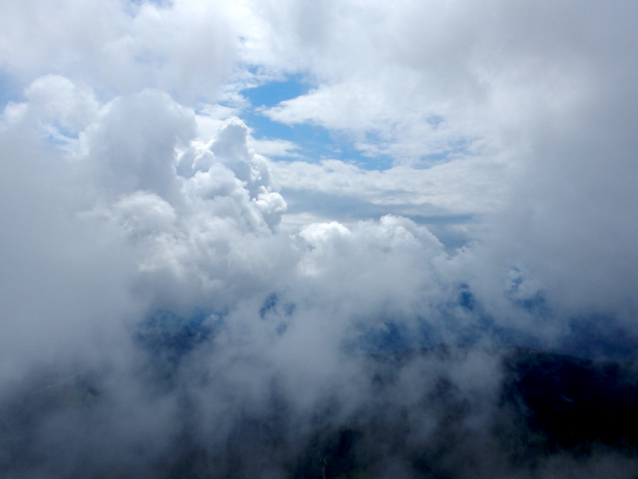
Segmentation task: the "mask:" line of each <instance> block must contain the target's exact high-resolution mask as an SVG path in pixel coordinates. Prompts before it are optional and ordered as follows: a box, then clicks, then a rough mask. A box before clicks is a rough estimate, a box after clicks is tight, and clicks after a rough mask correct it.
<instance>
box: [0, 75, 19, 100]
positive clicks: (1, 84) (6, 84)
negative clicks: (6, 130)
mask: <svg viewBox="0 0 638 479" xmlns="http://www.w3.org/2000/svg"><path fill="white" fill-rule="evenodd" d="M21 100H22V91H21V89H20V88H19V87H18V85H17V84H16V82H14V81H13V80H12V79H11V77H9V76H8V75H6V74H5V73H4V72H2V71H0V109H3V110H4V107H5V106H6V105H7V103H9V102H10V101H14V102H15V101H21Z"/></svg>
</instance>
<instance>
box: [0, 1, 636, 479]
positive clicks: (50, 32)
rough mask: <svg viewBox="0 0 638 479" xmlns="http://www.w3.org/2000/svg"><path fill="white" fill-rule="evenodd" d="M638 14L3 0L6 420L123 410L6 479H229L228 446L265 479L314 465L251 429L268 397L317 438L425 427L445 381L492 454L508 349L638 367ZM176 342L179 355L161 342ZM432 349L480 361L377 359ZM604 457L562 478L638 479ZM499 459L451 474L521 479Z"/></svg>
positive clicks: (526, 7) (481, 4) (81, 427)
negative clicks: (328, 432)
mask: <svg viewBox="0 0 638 479" xmlns="http://www.w3.org/2000/svg"><path fill="white" fill-rule="evenodd" d="M637 21H638V3H636V2H634V1H630V0H621V1H618V2H614V3H613V4H603V3H601V2H594V1H589V0H578V1H576V0H573V1H572V0H551V1H550V0H540V1H538V0H537V1H527V0H514V1H512V0H507V1H505V0H503V1H501V0H472V1H469V0H467V1H466V0H451V1H446V2H438V1H425V0H422V1H413V0H395V1H393V2H387V1H377V0H366V1H360V0H340V1H332V0H316V1H312V2H308V1H305V0H255V1H251V0H237V1H212V0H211V1H206V2H203V1H197V0H174V1H168V0H167V1H150V0H149V1H128V0H93V1H90V2H86V1H80V0H60V1H57V2H50V1H45V0H23V1H17V0H16V1H14V0H2V2H1V3H0V102H1V104H0V108H1V109H2V113H1V116H0V155H1V156H0V158H1V161H2V168H3V172H2V175H0V225H1V227H2V234H1V235H0V265H1V267H0V284H1V286H0V402H2V401H4V402H5V403H6V402H7V401H9V402H10V401H13V400H14V399H12V398H15V397H16V395H19V394H21V393H20V391H23V390H26V389H28V388H29V387H35V388H37V387H42V388H45V387H49V386H50V382H47V381H51V380H48V379H39V378H42V377H55V378H62V379H60V381H65V380H68V378H69V377H75V376H76V375H83V376H82V377H85V376H86V377H91V378H97V379H93V381H94V382H95V384H99V387H98V386H95V387H96V388H98V389H99V391H100V395H101V396H100V397H103V398H106V399H104V400H103V402H101V403H100V404H99V405H97V406H94V407H92V408H84V409H82V410H81V411H80V412H74V411H69V410H67V409H64V410H63V411H62V412H59V411H58V412H56V413H55V414H53V413H52V414H51V415H49V416H46V418H45V419H42V420H41V421H40V422H37V425H35V426H33V428H35V429H33V430H30V431H31V432H30V433H29V434H30V435H29V436H28V437H29V441H32V443H33V444H35V446H33V448H34V450H36V451H38V453H37V454H35V453H34V454H35V456H34V457H36V456H37V458H38V460H37V461H35V460H30V461H31V462H29V463H28V464H26V465H25V464H22V463H20V462H19V461H18V460H15V459H11V458H10V459H7V458H8V457H9V456H10V454H9V453H6V454H5V453H3V455H2V456H0V462H1V463H2V467H3V468H4V469H3V471H4V473H5V474H7V476H6V477H38V478H40V477H42V478H44V477H105V476H101V475H100V474H103V472H100V471H104V470H108V471H110V472H109V474H112V475H111V476H109V477H146V476H148V477H164V476H162V474H163V473H162V472H160V471H165V470H169V469H170V468H171V467H173V466H174V464H173V462H171V461H177V459H173V455H175V457H177V455H178V453H177V452H175V451H176V450H179V448H180V447H186V446H184V445H183V444H184V442H188V444H197V445H199V446H198V447H200V449H202V450H206V451H209V453H210V454H211V456H210V457H213V458H215V459H211V460H210V461H211V462H210V464H209V469H208V470H207V472H206V473H207V474H211V475H212V476H211V477H216V476H214V475H215V474H220V475H223V474H225V472H224V471H227V470H233V468H235V470H237V469H236V468H237V467H239V466H236V465H235V466H233V465H232V461H233V459H232V454H231V453H228V451H229V450H231V449H232V447H231V446H232V444H234V443H233V441H241V443H242V447H243V448H245V449H244V451H250V452H248V453H246V454H247V455H248V456H250V457H251V461H252V462H251V461H249V463H246V464H244V463H242V464H243V465H242V467H243V468H244V469H241V470H242V471H243V472H241V474H244V476H245V477H273V478H275V477H285V471H284V470H283V469H281V464H283V463H285V462H286V460H288V459H287V458H288V456H286V454H292V453H291V452H290V451H294V450H295V447H294V446H290V447H289V448H288V449H279V446H275V445H271V446H272V448H271V449H269V450H268V451H266V452H264V450H263V447H262V446H259V445H258V444H259V443H258V441H257V440H255V441H256V442H255V444H252V445H251V444H250V440H251V439H250V438H251V437H253V436H251V435H250V434H248V433H247V432H246V430H245V429H241V427H240V429H241V430H242V431H244V432H243V433H237V432H236V431H237V427H238V426H237V424H238V423H237V421H239V420H240V419H241V420H242V421H245V420H246V419H245V418H246V417H261V416H260V415H262V416H263V415H264V414H266V412H264V411H271V409H272V408H274V409H272V410H276V407H274V406H273V404H275V403H277V404H279V403H278V402H277V401H280V402H281V403H282V404H285V408H287V409H286V411H288V413H289V417H290V419H288V421H289V422H288V423H287V425H286V429H285V431H286V432H285V434H284V439H281V440H282V441H284V442H285V443H286V444H289V445H290V444H292V445H294V444H298V443H299V444H301V442H303V440H306V439H303V438H306V436H304V434H306V433H307V431H308V430H310V427H311V423H312V421H313V420H316V417H317V415H318V414H319V415H321V414H323V413H319V412H317V411H319V410H321V411H324V410H328V409H330V408H333V409H330V411H332V412H330V414H331V415H330V414H328V416H329V417H330V418H332V419H330V421H334V422H335V423H338V422H339V421H348V420H349V419H348V418H350V417H353V416H352V415H354V414H364V415H365V414H366V413H365V412H361V411H373V410H376V409H375V408H379V407H380V408H383V407H384V406H383V404H384V403H383V401H387V403H388V404H401V405H402V406H401V407H405V408H407V410H410V411H412V409H410V407H412V406H411V405H412V404H417V403H419V401H420V399H419V398H420V397H422V396H423V395H424V394H428V391H430V390H431V388H434V387H435V383H436V381H435V378H438V377H440V376H441V375H445V376H446V377H448V378H449V380H450V381H451V383H452V384H454V385H455V387H457V389H458V391H459V392H458V394H459V395H461V396H462V397H467V398H471V402H472V404H474V405H475V407H474V406H473V409H472V411H473V412H472V414H471V415H470V416H471V417H470V418H469V419H468V420H467V421H468V422H467V424H465V425H464V427H467V428H468V430H471V431H474V432H473V434H478V435H479V436H480V435H481V434H482V432H481V431H482V430H483V427H484V426H483V424H484V423H483V422H481V421H482V420H483V419H481V418H483V417H484V415H486V414H488V412H489V410H490V407H492V406H490V405H492V404H494V403H495V399H494V395H495V394H496V393H495V390H496V387H497V383H498V377H499V373H498V371H499V369H498V366H497V362H498V361H497V357H498V354H497V353H495V352H494V351H497V350H499V348H500V347H504V346H512V345H522V346H531V347H535V348H539V349H545V350H551V351H556V352H566V353H570V354H575V355H580V356H583V357H590V358H601V357H611V358H616V359H636V355H635V351H636V350H635V347H634V346H635V345H636V344H638V343H637V342H636V338H638V323H636V317H637V314H638V298H637V296H636V284H638V249H637V248H636V244H637V243H636V238H637V237H638V208H636V206H637V205H638V188H637V187H636V178H638V163H637V161H636V159H637V158H638V144H637V142H636V131H637V128H638V121H637V118H636V111H638V92H637V90H636V85H637V84H638V62H636V58H638V29H636V27H635V25H636V22H637ZM293 77H294V78H296V79H297V80H296V81H297V82H299V83H300V84H302V85H303V86H304V90H303V91H304V93H302V94H301V95H297V96H294V97H291V98H288V99H285V100H284V101H281V102H278V103H277V104H275V105H271V106H262V105H259V104H255V105H253V104H251V102H250V100H249V99H248V96H247V94H246V92H249V91H250V89H254V88H258V87H259V86H260V85H265V84H269V83H271V82H282V81H286V80H287V79H289V78H293ZM249 115H253V117H254V116H255V115H256V116H259V117H261V118H262V119H263V121H264V122H270V123H269V124H272V125H276V124H279V125H280V126H281V127H282V128H283V127H286V128H289V127H290V128H293V129H294V128H301V127H308V128H311V130H310V131H322V132H326V131H327V132H328V134H329V135H330V136H331V138H333V139H338V141H339V142H341V143H342V144H348V145H350V147H351V148H352V149H353V150H356V151H357V152H358V156H357V158H353V159H352V160H351V161H349V160H348V159H347V158H343V157H339V156H334V157H329V156H325V155H324V157H323V158H320V159H319V160H317V159H312V160H311V159H309V158H307V157H305V156H304V154H303V153H301V152H300V151H301V149H300V147H299V146H298V145H296V144H295V143H294V142H291V141H290V140H289V139H285V138H278V137H276V136H272V135H271V134H269V133H266V134H264V132H260V131H259V130H258V128H256V127H251V128H249V127H248V126H246V125H247V123H250V122H248V121H247V118H248V117H249ZM272 131H275V130H272ZM290 131H292V130H290ZM379 158H389V159H390V160H389V163H388V164H387V165H386V167H384V168H380V167H377V166H375V165H378V163H375V161H376V160H378V159H379ZM367 162H369V163H367ZM171 328H173V329H171ZM183 328H191V329H188V331H189V332H188V334H187V335H186V336H187V337H186V339H184V341H185V343H184V344H185V345H186V346H184V344H182V346H184V347H186V349H187V353H183V351H181V350H180V352H176V351H177V350H176V349H175V350H172V349H170V347H169V348H168V349H169V350H168V352H167V351H164V352H162V351H160V352H158V351H157V349H158V348H156V346H157V342H158V341H160V340H161V339H162V338H165V337H167V336H166V334H168V335H169V336H170V334H169V333H166V330H168V331H173V332H174V333H175V334H184V333H183V331H184V329H183ZM193 338H195V339H193ZM439 344H448V345H452V346H459V345H462V346H475V347H476V349H472V350H471V351H470V352H467V351H466V352H458V353H454V354H457V356H454V354H453V357H452V359H449V360H446V361H442V360H435V359H430V360H428V361H431V362H432V364H430V365H429V366H427V367H425V370H426V371H431V374H430V375H427V374H426V375H425V376H424V377H422V376H418V375H419V374H421V373H419V372H418V371H417V369H418V368H417V366H415V365H413V367H412V366H411V367H412V369H409V368H408V369H407V370H406V371H405V372H404V373H402V374H403V375H402V376H401V377H400V378H399V379H397V381H398V382H397V386H396V390H393V391H394V392H392V393H391V395H390V393H387V394H388V396H387V397H382V398H379V397H378V396H375V394H373V393H371V391H370V389H369V388H370V387H371V386H370V384H369V383H368V382H367V379H366V378H368V377H369V376H370V375H372V373H371V372H370V366H369V364H368V361H369V360H368V359H367V358H368V356H367V355H368V354H369V353H370V352H375V351H378V350H383V351H387V350H405V349H409V348H419V347H431V346H436V345H439ZM160 349H161V348H160ZM464 351H465V350H464ZM423 361H425V360H423ZM158 364H159V365H160V366H158ZM415 364H416V363H415ZM167 370H170V373H167V372H166V371H167ZM417 376H418V377H419V378H420V379H419V381H421V382H419V383H418V384H419V386H418V387H417V386H414V384H415V381H416V379H415V378H416V377H417ZM158 377H159V378H162V380H161V381H160V380H159V379H158ZM64 378H67V379H64ZM38 381H40V383H38ZM417 382H418V381H417ZM160 383H161V384H162V385H161V386H160V385H158V384H160ZM32 384H36V386H30V385H32ZM37 384H40V386H37ZM162 388H164V389H162ZM69 394H71V393H69ZM273 401H274V403H273ZM184 404H188V405H189V406H188V410H189V411H194V412H192V413H191V415H190V416H189V417H182V416H180V414H181V413H180V412H179V411H182V412H183V411H184ZM282 407H283V406H282ZM269 408H270V409H269ZM335 408H336V409H335ZM335 411H338V412H335ZM3 414H5V415H6V413H3ZM268 414H271V413H270V412H268ZM326 414H327V413H326ZM370 414H371V413H370ZM414 414H416V413H414ZM436 414H437V413H436V412H432V417H437V416H436ZM268 417H270V416H268ZM321 417H323V416H321ZM313 418H315V419H313ZM413 419H414V420H415V421H421V422H420V423H422V424H429V423H428V421H434V419H427V418H413ZM4 421H5V422H4V423H3V425H2V427H3V428H4V429H3V431H5V432H3V433H2V434H3V437H5V439H3V441H5V442H4V443H3V444H5V447H6V448H8V450H9V449H11V447H12V446H11V444H13V443H12V442H11V441H14V442H15V441H19V440H21V439H20V438H24V437H26V436H20V437H18V436H15V437H13V436H11V437H9V436H10V435H11V434H13V433H11V432H10V431H11V427H12V426H11V425H10V424H9V423H8V422H7V420H6V419H5V420H4ZM388 421H391V419H388ZM8 424H9V425H8ZM30 424H31V423H30ZM86 424H90V425H91V426H90V427H88V426H86ZM241 424H244V423H241ZM16 427H17V426H16ZM20 427H22V426H20ZM30 427H31V426H30ZM242 427H244V426H242ZM246 427H248V426H246ZM434 428H435V427H434V425H433V426H432V427H431V428H430V429H428V427H426V426H424V427H423V430H421V431H420V432H419V433H418V434H417V433H414V434H413V435H412V436H410V441H412V442H411V444H415V443H420V442H419V441H421V442H427V440H428V439H427V438H428V437H430V436H429V435H431V434H432V430H434ZM183 430H187V431H188V433H187V434H186V433H183V432H180V431H183ZM260 430H261V429H260ZM6 431H9V432H6ZM233 431H235V432H233ZM21 434H22V433H21ZM184 434H186V435H187V436H188V438H187V439H184V438H185V436H184ZM237 434H239V436H237ZM241 434H244V435H243V436H242V435H241ZM7 437H9V438H8V439H7ZM175 438H178V439H179V440H178V439H175ZM180 438H181V439H180ZM247 438H248V439H247ZM299 438H302V439H299ZM7 441H8V442H7ZM171 441H172V442H171ZM180 441H181V442H180ZM189 441H190V442H189ZM6 444H9V446H6ZM228 444H231V446H229V445H228ZM21 447H22V446H21ZM299 447H301V446H299ZM486 447H487V446H486ZM251 448H252V449H251ZM280 450H285V451H287V452H281V453H280V452H277V451H280ZM96 451H99V453H96ZM211 451H212V452H211ZM220 451H222V452H220ZM224 451H225V452H224ZM277 454H281V456H278V455H277ZM29 457H31V456H29ZM96 457H98V459H96ZM12 461H13V462H12ZM16 461H17V462H16ZM162 461H164V462H162ZM486 461H487V460H486ZM601 461H603V460H601ZM604 461H607V462H604ZM604 461H603V462H595V463H591V464H589V463H587V464H585V465H583V464H581V463H579V464H575V463H574V464H571V465H569V467H568V469H569V470H572V471H576V472H575V473H574V474H580V475H576V476H574V477H586V476H583V474H589V477H598V475H601V476H605V477H610V476H609V471H610V470H615V469H614V468H620V470H622V471H629V467H628V466H627V464H624V463H622V462H621V463H618V462H616V460H615V459H614V460H613V461H612V460H610V459H605V460H604ZM618 461H620V460H618ZM149 464H152V465H153V468H155V469H153V468H151V466H149ZM618 464H621V465H618ZM623 464H624V465H623ZM379 467H380V466H379ZM494 467H496V466H494V465H493V464H492V465H490V464H487V465H486V464H482V465H481V464H479V465H477V466H476V468H477V469H475V470H474V471H473V472H471V473H470V472H467V471H465V472H463V471H461V470H459V471H457V472H458V477H479V474H484V475H485V477H500V476H498V475H499V474H500V475H502V477H514V476H513V475H512V474H513V473H512V472H511V471H510V472H508V471H505V470H500V469H499V470H497V469H494ZM561 467H567V466H563V465H557V464H555V463H549V464H546V465H544V466H543V467H542V468H541V469H539V471H540V472H538V471H537V473H538V474H542V475H544V476H542V477H558V476H555V474H559V473H558V472H556V471H558V470H561ZM632 467H634V468H635V464H634V465H633V466H632ZM149 468H150V469H149ZM251 468H252V469H251ZM393 468H394V469H393ZM403 468H404V465H402V464H400V463H397V464H394V463H387V464H385V465H384V466H383V467H382V468H381V469H379V470H378V471H377V472H374V473H373V477H386V476H387V477H411V476H410V474H411V473H409V472H408V471H407V469H405V470H404V469H403ZM578 468H581V469H578ZM582 468H585V469H582ZM585 470H586V471H588V472H583V471H585ZM632 470H633V469H632ZM118 471H119V472H118ZM397 471H398V472H397ZM477 471H478V472H477ZM481 471H483V472H481ZM487 471H491V472H489V473H488V472H487ZM578 471H580V472H578ZM193 474H195V473H193ZM238 474H239V473H238ZM371 474H372V473H371ZM473 474H477V475H473ZM516 474H520V477H528V476H526V475H525V473H523V472H520V471H519V472H517V473H516ZM145 475H146V476H145ZM375 475H376V476H375ZM384 475H386V476H384ZM559 475H560V474H559ZM167 477H168V476H167ZM174 477H177V476H174ZM184 477H186V476H184ZM189 477H190V476H189ZM192 477H200V476H195V475H194V476H192ZM201 477H204V476H201ZM220 477H221V476H220ZM224 477H226V476H224ZM480 477H483V476H480ZM516 477H519V476H516ZM534 477H539V476H534ZM561 477H566V476H565V475H563V476H561ZM615 477H624V476H621V475H617V476H615ZM627 477H629V476H627Z"/></svg>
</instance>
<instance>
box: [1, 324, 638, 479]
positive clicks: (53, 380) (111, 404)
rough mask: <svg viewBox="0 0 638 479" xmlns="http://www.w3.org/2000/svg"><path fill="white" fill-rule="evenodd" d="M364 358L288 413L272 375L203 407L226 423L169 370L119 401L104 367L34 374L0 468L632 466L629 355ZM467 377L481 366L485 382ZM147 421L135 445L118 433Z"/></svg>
mask: <svg viewBox="0 0 638 479" xmlns="http://www.w3.org/2000/svg"><path fill="white" fill-rule="evenodd" d="M198 334H199V333H198ZM480 358H488V359H489V358H492V359H494V361H493V362H492V363H490V362H489V361H485V362H483V363H481V361H480ZM154 361H155V362H157V361H159V359H158V358H157V357H154ZM168 362H169V363H171V364H173V363H175V358H174V357H173V356H170V357H169V359H168ZM487 364H495V365H496V366H495V367H494V368H493V370H490V369H489V368H488V366H487ZM363 371H364V372H363V373H362V374H363V376H364V381H362V384H365V386H362V387H361V396H359V397H352V399H351V401H352V403H351V404H344V403H343V402H340V401H339V400H337V399H336V398H337V397H338V395H335V396H334V398H335V399H333V400H330V399H327V400H326V401H325V402H323V403H322V406H321V407H315V409H314V410H313V411H311V412H308V411H306V412H303V411H302V412H300V409H299V408H296V407H295V399H294V398H288V397H284V396H283V394H282V393H281V391H279V390H278V388H277V387H275V386H273V388H272V389H271V391H270V393H269V394H268V395H267V397H264V399H263V404H262V405H261V407H259V408H254V407H252V408H243V407H242V406H241V403H240V402H239V401H240V398H237V401H238V402H237V403H236V404H235V407H233V408H232V409H226V410H223V411H221V413H219V412H217V413H218V414H222V415H225V419H226V421H225V422H224V421H218V422H217V424H221V423H224V424H226V427H225V428H221V427H217V428H208V429H207V428H205V427H203V424H205V422H206V420H207V418H209V417H210V415H211V414H214V413H213V412H211V411H213V410H214V408H212V406H211V409H210V410H207V409H206V408H207V407H208V406H207V404H208V403H207V402H206V401H203V402H197V401H195V399H194V398H195V397H196V396H197V394H198V390H197V389H190V390H188V389H187V388H184V387H181V389H182V390H181V391H180V390H179V389H180V386H179V381H178V380H177V379H175V377H172V378H171V385H170V386H168V387H166V388H156V389H155V390H154V392H153V394H152V395H151V396H153V397H152V398H150V396H149V397H144V398H139V397H136V398H132V395H131V398H128V399H127V401H133V404H132V405H130V404H129V406H130V407H122V401H121V399H118V397H119V396H122V395H124V396H126V395H127V394H128V391H127V390H125V389H117V388H116V387H114V386H113V385H109V381H108V380H107V376H108V375H107V374H106V373H102V374H97V373H93V374H75V375H66V376H64V375H57V376H56V375H55V374H53V373H48V374H40V375H39V376H38V377H33V378H32V379H31V380H30V381H27V382H25V383H24V384H22V385H21V386H20V387H16V390H15V391H13V392H12V393H11V394H5V395H4V396H3V401H2V405H1V410H0V476H1V477H7V478H14V477H15V478H18V477H19V478H31V477H34V478H35V477H38V478H41V477H52V478H53V477H56V478H57V477H64V478H66V477H68V478H76V477H77V478H111V477H113V478H115V477H118V478H121V477H131V478H145V477H149V478H167V479H178V478H180V479H186V478H190V479H195V478H244V477H245V478H255V477H265V478H290V479H301V478H317V479H324V478H326V479H328V478H343V479H362V478H384V477H393V478H402V477H406V478H437V479H452V478H476V477H486V478H487V477H490V478H494V477H496V478H499V477H503V478H505V477H507V478H509V477H521V478H527V477H530V478H532V477H534V478H536V477H538V478H543V477H627V478H635V477H638V414H636V413H637V411H638V372H637V370H636V368H635V367H634V365H633V364H630V363H619V362H609V361H607V362H604V361H601V362H595V361H590V360H584V359H578V358H574V357H569V356H564V355H558V354H552V353H544V352H538V351H533V350H528V349H513V350H509V351H508V352H506V353H505V354H503V355H500V356H496V355H494V354H487V353H485V354H483V353H481V354H479V355H476V354H474V353H473V352H472V351H470V350H465V349H462V348H461V349H452V348H446V347H440V348H433V349H429V350H425V351H420V352H415V351H411V352H400V353H396V352H395V353H388V354H380V355H373V356H370V357H368V358H367V359H366V360H365V367H363ZM140 374H141V375H143V372H141V373H140ZM468 374H469V375H468ZM494 375H497V377H496V380H495V381H494V382H493V384H494V385H495V386H494V387H493V386H491V385H490V384H492V383H490V381H489V378H490V376H491V377H494ZM472 377H474V378H475V379H476V378H477V377H479V378H482V377H485V386H484V388H482V387H481V380H479V381H474V382H473V381H472V380H471V378H472ZM158 378H160V379H158ZM463 378H466V379H468V378H469V379H470V380H469V382H470V383H472V384H474V386H468V384H467V383H466V382H464V380H463ZM160 380H166V378H164V379H162V376H157V375H150V377H146V379H143V381H160ZM140 381H142V379H140ZM477 383H478V387H476V384H477ZM191 388H192V386H191ZM163 397H171V398H173V399H175V401H174V403H171V404H174V408H173V409H171V410H170V412H169V414H167V415H166V416H165V417H164V416H159V415H153V414H151V415H145V413H144V412H145V411H146V410H148V408H150V407H151V405H152V404H155V402H156V401H158V400H159V401H161V400H163V399H162V398H163ZM135 401H137V403H135ZM131 412H133V413H140V415H141V419H140V418H134V417H130V416H127V415H128V414H130V413H131ZM154 421H157V422H158V427H157V428H156V432H155V433H154V436H153V435H151V436H149V438H148V442H147V443H144V442H140V441H135V440H129V439H128V438H129V437H130V435H131V434H133V435H134V431H135V428H136V427H137V428H139V427H142V428H143V427H147V426H148V424H144V423H145V422H150V423H153V422H154ZM167 421H168V422H170V424H167ZM570 474H571V475H570Z"/></svg>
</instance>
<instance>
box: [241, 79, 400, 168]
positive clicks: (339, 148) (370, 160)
mask: <svg viewBox="0 0 638 479" xmlns="http://www.w3.org/2000/svg"><path fill="white" fill-rule="evenodd" d="M309 89H310V85H308V83H305V82H304V81H303V77H302V76H301V75H293V76H291V77H289V78H288V79H287V80H285V81H275V82H269V83H266V84H264V85H260V86H258V87H255V88H248V89H245V90H242V92H241V94H242V96H244V97H245V98H246V99H247V100H248V101H249V102H250V104H251V108H249V109H247V110H246V111H245V112H244V113H243V114H242V120H244V122H245V123H246V124H247V125H248V126H249V127H250V128H251V129H252V135H253V136H254V137H255V138H256V139H258V140H259V139H281V140H287V141H291V142H293V143H296V144H297V145H298V146H299V147H300V150H298V151H297V152H296V153H298V154H300V155H302V157H303V159H305V160H306V161H309V162H312V163H315V162H319V161H321V160H327V159H331V160H341V161H345V162H348V163H353V164H355V165H357V166H359V167H360V168H363V169H367V170H385V169H388V168H391V167H392V159H391V158H390V157H387V156H380V157H368V156H364V155H363V153H362V152H361V151H360V150H358V149H356V148H355V147H354V145H353V141H352V140H351V138H349V137H348V136H347V135H344V134H339V133H337V132H332V131H330V130H328V129H326V128H324V127H322V126H316V125H311V124H308V123H303V124H296V125H286V124H283V123H279V122H276V121H272V120H271V119H270V118H268V117H267V116H265V115H263V114H262V113H261V110H262V109H263V108H271V107H273V106H276V105H278V104H279V103H281V102H282V101H286V100H291V99H293V98H297V97H298V96H300V95H304V94H305V93H307V92H308V90H309ZM274 159H279V160H280V161H281V160H284V161H285V160H286V159H295V160H298V159H299V158H298V157H296V158H283V157H282V158H274Z"/></svg>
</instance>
